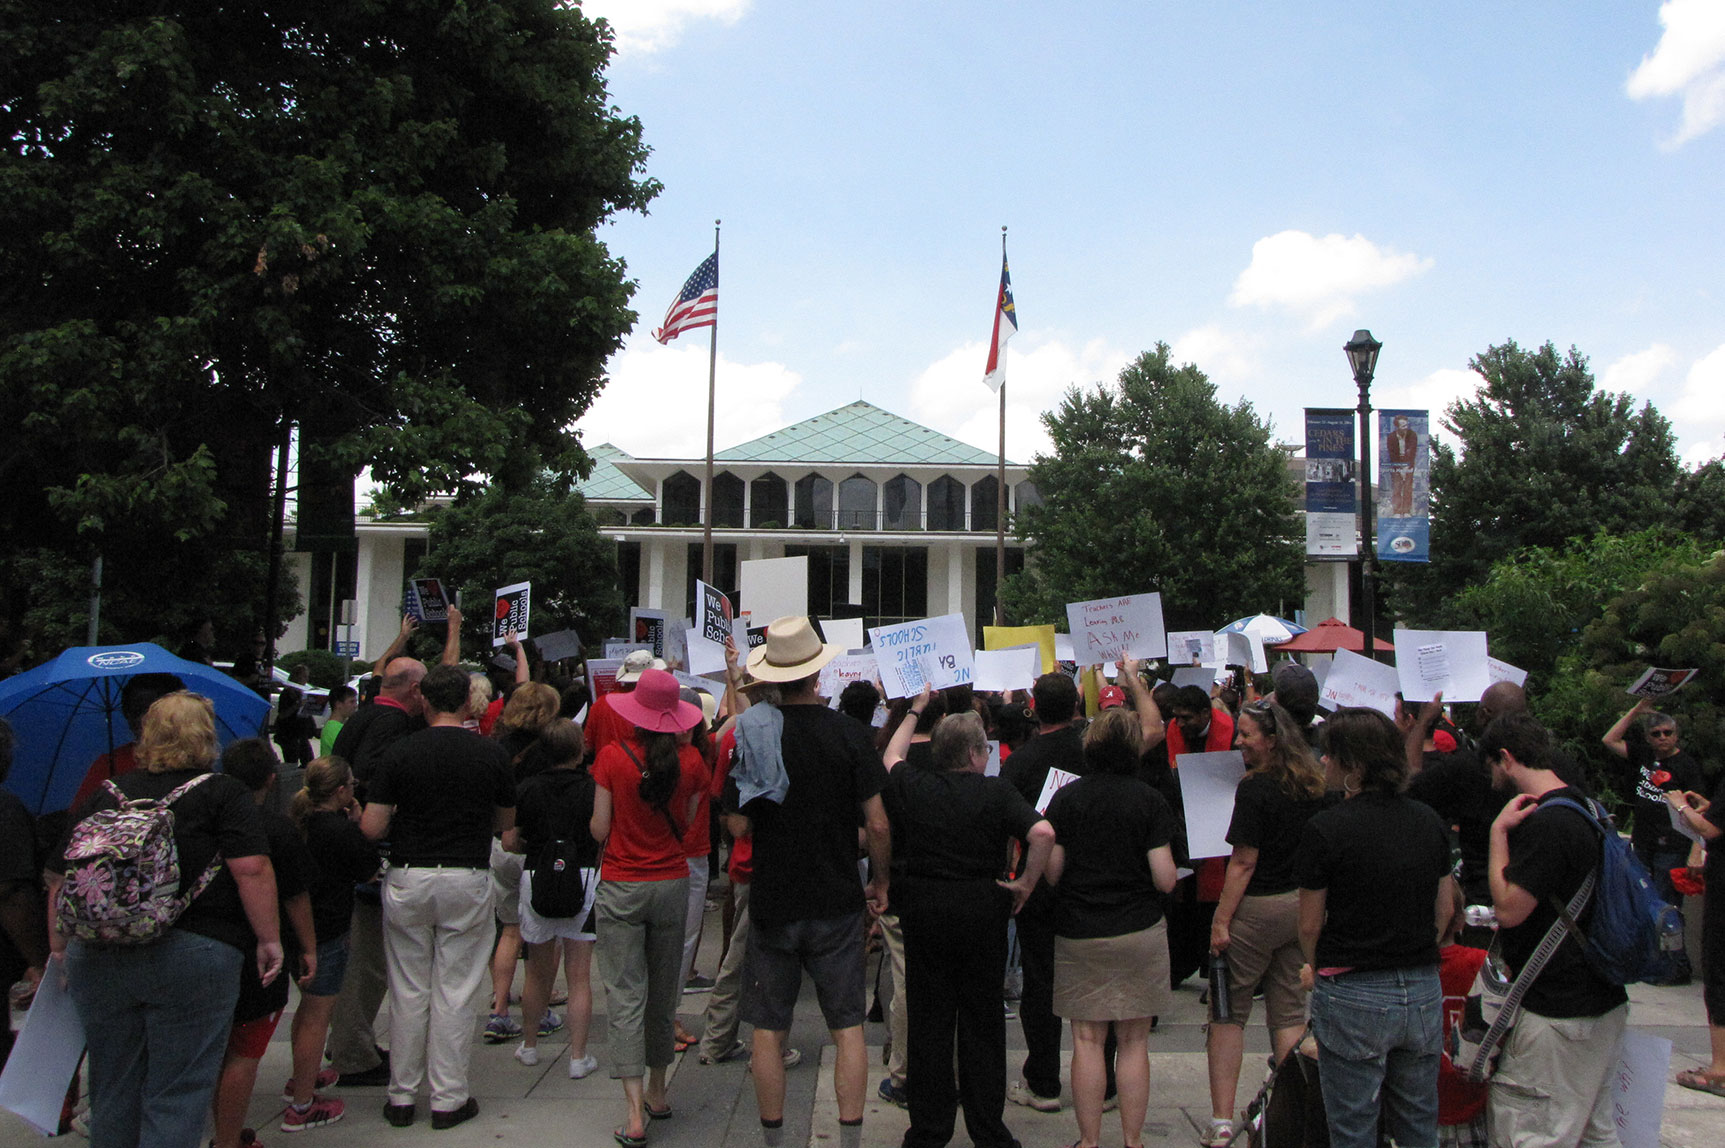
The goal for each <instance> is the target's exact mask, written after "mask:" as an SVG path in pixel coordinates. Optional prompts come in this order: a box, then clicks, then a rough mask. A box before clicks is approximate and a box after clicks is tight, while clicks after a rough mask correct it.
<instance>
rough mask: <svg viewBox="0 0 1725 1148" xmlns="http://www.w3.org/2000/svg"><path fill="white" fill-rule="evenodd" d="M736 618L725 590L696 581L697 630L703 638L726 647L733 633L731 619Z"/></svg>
mask: <svg viewBox="0 0 1725 1148" xmlns="http://www.w3.org/2000/svg"><path fill="white" fill-rule="evenodd" d="M735 616H736V614H735V612H734V611H733V610H732V609H731V600H730V599H729V598H727V597H726V596H725V592H724V591H723V590H721V589H719V588H718V587H717V586H709V585H707V584H706V583H705V582H703V581H701V580H700V579H699V578H697V579H695V629H697V630H699V631H700V632H701V636H702V637H703V638H705V639H707V640H708V641H709V642H717V643H719V645H721V646H722V645H724V644H725V639H726V638H727V637H728V636H730V633H731V619H732V618H734V617H735Z"/></svg>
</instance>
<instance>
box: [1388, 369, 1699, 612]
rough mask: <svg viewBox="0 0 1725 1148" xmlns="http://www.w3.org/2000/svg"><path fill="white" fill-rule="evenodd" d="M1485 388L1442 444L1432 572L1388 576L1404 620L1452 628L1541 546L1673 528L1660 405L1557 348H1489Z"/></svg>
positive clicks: (1435, 460)
mask: <svg viewBox="0 0 1725 1148" xmlns="http://www.w3.org/2000/svg"><path fill="white" fill-rule="evenodd" d="M1469 365H1470V366H1471V367H1472V369H1473V370H1474V371H1475V372H1476V373H1478V374H1479V375H1480V377H1481V380H1482V383H1481V386H1480V389H1479V391H1478V393H1477V394H1476V396H1475V397H1474V398H1472V399H1463V400H1458V401H1457V402H1455V403H1452V404H1451V405H1450V407H1449V408H1448V410H1447V411H1445V414H1444V421H1443V426H1444V429H1445V430H1447V431H1449V432H1450V433H1451V434H1452V435H1454V436H1455V438H1456V440H1457V442H1458V444H1459V451H1458V450H1457V449H1455V448H1452V447H1451V446H1450V445H1449V444H1448V443H1445V442H1437V441H1434V442H1433V445H1432V479H1431V485H1432V524H1431V562H1430V563H1429V564H1413V563H1396V564H1394V569H1392V570H1389V571H1387V572H1386V574H1387V578H1388V579H1389V581H1390V584H1391V586H1392V587H1393V588H1394V590H1395V603H1396V606H1397V608H1398V610H1399V612H1400V613H1401V614H1403V615H1404V616H1405V617H1407V618H1408V619H1410V620H1412V621H1415V622H1421V623H1434V624H1439V625H1442V624H1447V622H1448V621H1449V617H1448V614H1447V611H1448V609H1449V607H1450V605H1451V602H1452V600H1453V599H1454V598H1455V596H1456V595H1458V594H1459V593H1460V592H1461V591H1462V590H1463V589H1465V588H1466V587H1468V586H1471V585H1475V584H1477V583H1480V582H1483V581H1484V580H1485V578H1486V577H1487V576H1488V575H1489V574H1490V572H1491V568H1492V564H1493V563H1494V562H1496V561H1497V560H1498V559H1500V558H1504V557H1506V556H1508V555H1510V554H1513V553H1515V552H1517V551H1519V550H1522V549H1524V548H1526V547H1530V546H1542V547H1547V548H1553V549H1556V548H1561V547H1562V546H1563V545H1564V543H1565V542H1567V541H1568V540H1569V539H1571V538H1591V537H1593V536H1594V535H1595V534H1597V533H1598V532H1600V531H1604V532H1606V533H1609V534H1626V533H1630V532H1632V531H1636V530H1640V529H1643V528H1645V527H1648V526H1655V525H1660V524H1663V523H1668V522H1670V521H1671V520H1672V512H1671V507H1672V492H1673V490H1674V489H1675V487H1676V482H1677V476H1678V464H1677V454H1676V449H1675V442H1674V439H1673V437H1672V433H1671V424H1670V423H1669V422H1668V421H1667V420H1666V419H1665V418H1664V416H1662V415H1660V414H1659V412H1658V411H1656V410H1655V409H1654V408H1653V406H1652V404H1644V405H1643V406H1642V407H1641V409H1640V411H1639V412H1637V411H1636V410H1635V409H1634V403H1633V400H1632V399H1631V398H1630V396H1628V395H1624V394H1611V393H1609V392H1602V391H1598V390H1596V389H1595V388H1594V381H1593V374H1592V372H1591V371H1589V370H1588V366H1587V360H1586V358H1584V357H1583V356H1582V355H1581V353H1580V352H1579V351H1577V350H1575V349H1574V348H1573V347H1572V348H1571V349H1570V350H1569V351H1568V353H1567V354H1562V355H1560V354H1559V353H1558V351H1557V349H1556V348H1555V347H1554V346H1552V344H1551V343H1549V342H1548V343H1546V344H1545V345H1544V346H1542V347H1540V348H1539V349H1538V350H1536V351H1526V350H1523V349H1522V348H1521V347H1518V346H1517V345H1516V344H1515V343H1514V342H1507V343H1504V344H1502V345H1500V346H1494V347H1488V348H1486V350H1485V351H1484V352H1482V353H1481V354H1479V355H1476V356H1475V357H1474V359H1473V361H1472V362H1471V363H1470V364H1469Z"/></svg>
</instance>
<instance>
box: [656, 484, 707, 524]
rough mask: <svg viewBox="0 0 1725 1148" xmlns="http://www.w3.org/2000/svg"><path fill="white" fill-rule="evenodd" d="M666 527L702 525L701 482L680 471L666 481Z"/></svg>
mask: <svg viewBox="0 0 1725 1148" xmlns="http://www.w3.org/2000/svg"><path fill="white" fill-rule="evenodd" d="M664 501H665V525H666V526H699V525H701V480H700V479H698V478H696V477H695V476H694V475H692V474H690V473H689V472H688V471H686V470H679V471H678V472H677V473H676V474H673V475H672V476H671V477H670V478H667V479H666V480H665V496H664Z"/></svg>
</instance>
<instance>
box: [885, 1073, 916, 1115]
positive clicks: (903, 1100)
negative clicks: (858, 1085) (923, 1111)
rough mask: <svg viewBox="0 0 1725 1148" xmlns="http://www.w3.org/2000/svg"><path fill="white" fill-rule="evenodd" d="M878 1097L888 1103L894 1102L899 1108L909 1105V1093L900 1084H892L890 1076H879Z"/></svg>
mask: <svg viewBox="0 0 1725 1148" xmlns="http://www.w3.org/2000/svg"><path fill="white" fill-rule="evenodd" d="M880 1098H881V1099H882V1100H884V1101H886V1102H887V1103H888V1104H896V1105H898V1106H899V1107H900V1108H909V1107H910V1094H909V1093H908V1092H906V1091H905V1090H904V1088H903V1087H902V1086H900V1085H897V1084H894V1083H893V1082H892V1077H890V1076H887V1077H882V1078H881V1082H880Z"/></svg>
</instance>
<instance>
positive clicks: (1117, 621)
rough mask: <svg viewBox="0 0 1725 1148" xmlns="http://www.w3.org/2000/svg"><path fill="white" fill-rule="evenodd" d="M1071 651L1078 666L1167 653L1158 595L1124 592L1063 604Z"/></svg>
mask: <svg viewBox="0 0 1725 1148" xmlns="http://www.w3.org/2000/svg"><path fill="white" fill-rule="evenodd" d="M1066 622H1067V625H1068V626H1070V627H1071V630H1072V651H1073V653H1074V654H1076V655H1077V656H1078V662H1079V664H1080V665H1094V664H1096V663H1097V662H1117V661H1119V660H1120V659H1122V658H1160V657H1164V656H1166V655H1167V653H1168V635H1167V632H1166V631H1165V630H1164V629H1163V627H1162V595H1160V594H1155V593H1151V594H1127V595H1125V596H1124V597H1120V598H1098V599H1096V600H1095V601H1091V602H1072V603H1069V604H1068V605H1067V607H1066Z"/></svg>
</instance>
